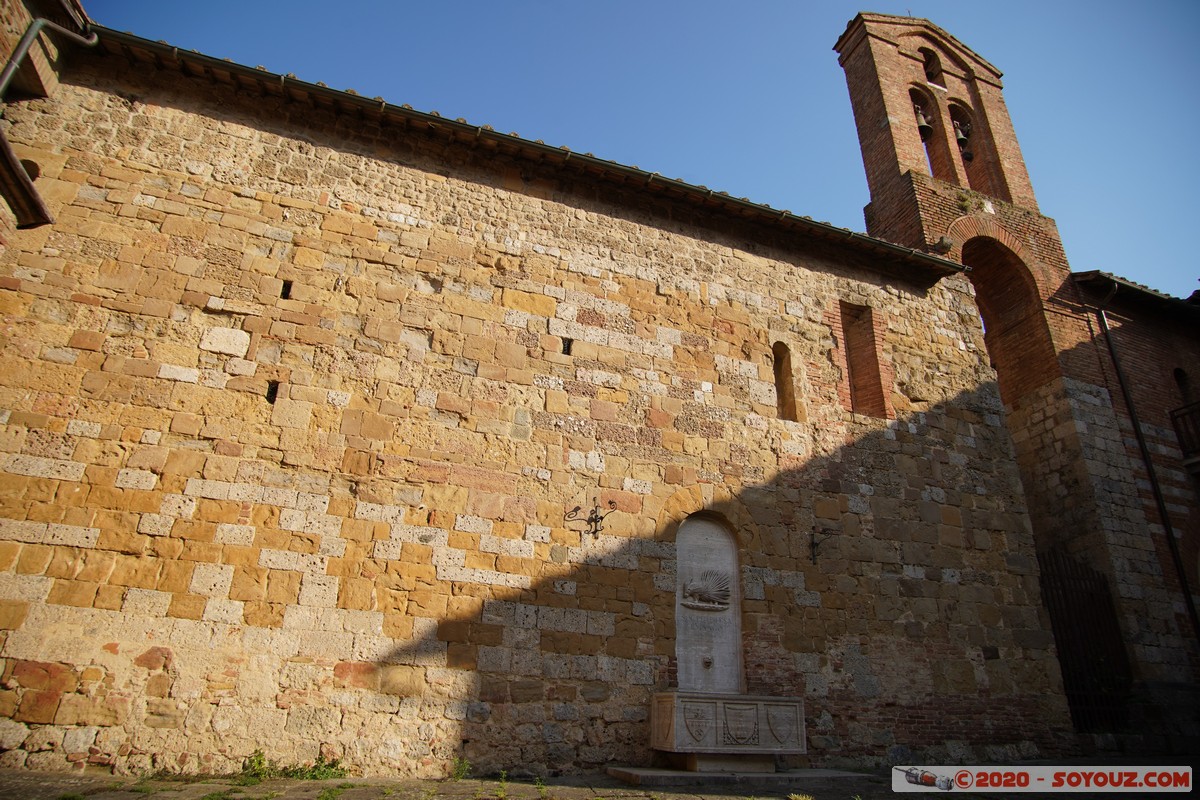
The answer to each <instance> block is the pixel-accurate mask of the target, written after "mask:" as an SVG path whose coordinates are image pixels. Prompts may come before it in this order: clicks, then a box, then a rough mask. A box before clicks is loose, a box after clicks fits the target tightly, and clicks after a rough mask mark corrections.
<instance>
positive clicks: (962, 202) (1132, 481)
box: [834, 13, 1200, 741]
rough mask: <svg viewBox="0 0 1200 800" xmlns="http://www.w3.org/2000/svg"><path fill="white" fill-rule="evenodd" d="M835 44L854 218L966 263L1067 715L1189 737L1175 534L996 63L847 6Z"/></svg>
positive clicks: (1185, 633) (1186, 649) (1189, 670)
mask: <svg viewBox="0 0 1200 800" xmlns="http://www.w3.org/2000/svg"><path fill="white" fill-rule="evenodd" d="M834 50H836V51H837V53H838V54H839V62H840V63H841V65H842V68H843V69H844V70H845V73H846V82H847V84H848V86H849V90H850V99H851V104H852V106H853V109H854V118H855V122H856V125H857V128H858V138H859V144H860V147H861V149H862V156H863V163H864V165H865V167H866V173H867V183H868V186H869V188H870V194H871V202H870V203H869V204H868V205H867V207H866V210H865V215H866V222H867V231H868V233H870V234H871V235H872V236H875V237H878V238H880V239H885V240H888V241H892V242H895V243H897V244H902V245H905V246H908V247H912V248H914V249H918V250H926V251H931V252H937V253H940V254H942V255H944V256H945V257H947V258H949V259H952V260H955V261H958V262H960V263H963V264H965V265H967V266H968V267H970V272H969V273H967V275H968V278H969V280H970V281H971V284H972V285H973V287H974V290H975V296H976V303H977V305H978V308H979V312H980V316H981V318H982V320H983V325H984V342H985V343H986V345H987V350H988V355H989V356H990V358H991V361H992V365H993V366H994V367H995V370H996V375H997V383H998V384H999V391H1000V396H1001V399H1002V400H1003V403H1004V407H1005V415H1006V416H1005V419H1006V424H1007V426H1008V429H1009V431H1010V433H1011V434H1012V438H1013V443H1014V447H1015V450H1016V455H1017V460H1018V466H1019V468H1020V473H1021V478H1022V483H1023V484H1024V488H1025V495H1026V500H1027V503H1028V506H1029V513H1030V520H1031V523H1032V525H1033V529H1034V538H1035V541H1036V543H1037V548H1038V551H1039V559H1038V560H1039V562H1040V565H1041V579H1042V580H1041V582H1042V587H1043V597H1044V598H1048V599H1047V610H1048V611H1049V615H1050V618H1051V622H1052V624H1053V629H1054V632H1055V637H1056V639H1057V641H1058V650H1059V660H1060V664H1061V665H1062V668H1063V680H1064V685H1065V688H1066V690H1067V692H1068V697H1069V699H1071V701H1072V702H1071V708H1072V716H1073V718H1074V720H1075V723H1076V727H1077V728H1078V729H1079V730H1080V731H1081V732H1085V733H1101V732H1104V733H1109V732H1116V731H1121V730H1131V729H1133V728H1136V727H1137V726H1139V725H1142V726H1145V725H1153V726H1155V727H1156V728H1157V729H1159V730H1162V731H1164V732H1167V731H1170V732H1172V733H1173V734H1174V735H1176V736H1177V737H1192V736H1196V735H1197V733H1198V732H1200V731H1198V730H1197V722H1196V720H1197V718H1198V716H1200V715H1196V714H1195V710H1196V696H1197V693H1196V692H1195V691H1194V690H1193V689H1194V686H1195V682H1196V678H1197V642H1196V640H1195V639H1196V637H1195V635H1194V632H1193V630H1192V626H1190V625H1189V624H1188V620H1187V617H1186V615H1184V614H1181V613H1180V612H1179V608H1180V607H1181V605H1182V600H1183V593H1184V592H1185V590H1184V589H1183V588H1182V587H1181V581H1180V579H1179V577H1178V576H1179V574H1180V569H1178V568H1177V567H1173V566H1172V556H1171V554H1170V553H1168V550H1169V549H1170V548H1169V546H1168V545H1169V543H1168V542H1167V541H1166V540H1167V537H1168V536H1170V535H1172V534H1170V533H1167V532H1165V530H1169V528H1166V529H1165V528H1164V525H1163V521H1162V519H1161V518H1160V515H1159V514H1158V512H1157V511H1156V509H1155V507H1154V505H1153V504H1152V503H1148V502H1147V501H1146V499H1145V492H1144V490H1143V488H1142V487H1144V486H1145V485H1146V483H1147V479H1146V474H1147V470H1146V468H1145V465H1144V462H1141V461H1139V460H1138V458H1137V457H1136V455H1135V454H1133V453H1132V452H1131V450H1130V447H1129V446H1128V441H1129V439H1130V436H1129V435H1128V434H1127V432H1128V431H1129V430H1130V429H1131V428H1132V425H1131V423H1130V415H1129V413H1128V411H1127V409H1126V408H1125V405H1124V402H1123V400H1122V399H1121V396H1120V393H1119V392H1117V391H1116V390H1115V388H1114V386H1115V383H1114V380H1113V373H1114V372H1115V370H1114V362H1113V361H1112V357H1111V355H1110V354H1109V353H1108V351H1107V350H1106V349H1105V347H1104V342H1103V337H1102V336H1101V335H1100V333H1099V330H1098V329H1099V327H1100V326H1099V325H1098V324H1097V320H1098V310H1097V308H1096V307H1095V301H1094V299H1092V300H1089V298H1087V297H1085V296H1084V295H1083V293H1082V292H1081V289H1080V287H1079V286H1078V285H1077V283H1076V282H1075V281H1074V280H1072V278H1071V275H1070V266H1069V265H1068V263H1067V259H1066V255H1065V254H1064V252H1063V246H1062V241H1061V239H1060V237H1059V234H1058V229H1057V227H1056V226H1055V224H1054V220H1052V219H1050V218H1049V217H1045V216H1043V215H1042V214H1041V212H1040V210H1039V209H1038V205H1037V200H1036V199H1035V197H1034V194H1033V187H1032V185H1031V184H1030V180H1029V174H1028V172H1027V170H1026V168H1025V161H1024V159H1023V158H1022V156H1021V149H1020V147H1019V146H1018V144H1017V138H1016V133H1015V132H1014V130H1013V126H1012V121H1011V119H1010V118H1009V114H1008V109H1007V107H1006V105H1005V103H1004V97H1003V95H1002V92H1001V89H1002V84H1001V81H1000V76H1001V73H1000V71H999V70H997V69H996V68H995V67H993V66H992V65H991V64H989V63H988V62H987V61H985V60H984V59H983V58H982V57H980V56H979V55H978V54H976V53H975V52H973V51H972V50H971V49H970V48H968V47H967V46H966V45H964V44H962V43H961V42H960V41H958V40H957V39H955V38H954V37H953V36H951V35H950V34H948V33H946V32H945V31H943V30H942V29H941V28H939V27H937V26H936V25H934V24H932V23H930V22H929V21H928V20H924V19H918V18H913V17H895V16H889V15H883V14H866V13H864V14H860V15H858V16H857V17H855V18H854V19H853V20H851V22H850V23H849V25H848V26H847V28H846V31H845V33H843V34H842V36H841V37H840V38H839V39H838V42H837V44H836V45H835V46H834ZM1089 303H1091V305H1089ZM1084 574H1086V575H1087V576H1089V578H1088V579H1089V580H1092V579H1093V578H1094V581H1093V583H1094V585H1095V586H1096V587H1098V588H1097V589H1096V592H1095V594H1093V595H1092V596H1091V599H1090V600H1086V601H1083V600H1080V599H1079V597H1075V598H1074V599H1071V600H1069V602H1067V604H1066V605H1065V606H1064V605H1063V604H1062V603H1058V604H1057V605H1056V602H1055V601H1053V600H1052V597H1053V595H1054V593H1055V592H1056V591H1059V589H1060V588H1061V589H1062V593H1063V594H1064V595H1065V596H1070V595H1071V594H1072V592H1073V591H1074V589H1069V588H1068V587H1073V586H1075V585H1076V584H1075V583H1072V581H1075V580H1077V576H1078V575H1084ZM1073 576H1075V577H1073ZM1075 594H1076V595H1078V593H1077V592H1076V593H1075ZM1072 602H1073V603H1075V606H1074V607H1072V606H1071V603H1072ZM1102 607H1103V608H1107V609H1110V610H1108V611H1106V612H1104V613H1101V614H1097V613H1096V611H1097V609H1099V608H1102ZM1193 623H1194V618H1193ZM1081 626H1090V627H1088V628H1087V631H1088V632H1087V634H1086V635H1083V636H1081V635H1080V634H1079V631H1080V630H1081ZM1098 685H1099V686H1102V687H1103V689H1102V690H1101V691H1099V692H1095V691H1093V689H1094V687H1096V686H1098ZM1171 687H1176V688H1178V687H1193V689H1187V690H1183V689H1180V690H1178V691H1175V690H1173V689H1172V688H1171ZM1089 692H1091V694H1089ZM1180 692H1182V694H1180ZM1096 707H1103V708H1102V711H1101V712H1096V711H1095V708H1096ZM1188 717H1190V719H1188ZM1181 740H1182V739H1181ZM1192 741H1195V740H1194V739H1193V740H1192Z"/></svg>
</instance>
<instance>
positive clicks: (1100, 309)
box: [1096, 281, 1200, 642]
mask: <svg viewBox="0 0 1200 800" xmlns="http://www.w3.org/2000/svg"><path fill="white" fill-rule="evenodd" d="M1119 288H1120V284H1119V283H1117V282H1116V281H1113V282H1112V290H1111V291H1109V293H1108V295H1107V296H1106V297H1105V298H1104V300H1103V301H1102V302H1101V304H1100V305H1099V306H1097V307H1096V316H1097V317H1098V318H1099V319H1100V329H1101V330H1102V331H1104V341H1105V343H1106V344H1107V345H1108V354H1109V355H1110V356H1111V357H1112V362H1113V368H1114V370H1115V371H1116V374H1117V385H1118V386H1120V387H1121V396H1122V397H1124V398H1125V408H1126V409H1127V410H1128V411H1129V422H1130V424H1132V425H1133V435H1134V437H1135V438H1136V439H1137V443H1138V450H1139V451H1141V454H1142V463H1143V464H1144V465H1145V467H1146V475H1147V476H1148V477H1149V478H1150V490H1151V492H1152V493H1153V494H1154V504H1155V506H1157V507H1158V517H1159V519H1160V520H1162V526H1163V530H1164V531H1165V532H1166V535H1167V546H1168V548H1170V550H1171V561H1172V562H1174V564H1175V574H1176V577H1178V578H1179V586H1180V588H1181V589H1182V590H1183V600H1184V602H1185V603H1186V604H1187V610H1188V618H1189V619H1191V621H1192V634H1193V635H1194V636H1195V637H1196V640H1197V641H1198V642H1200V616H1197V614H1196V603H1195V601H1194V600H1192V590H1191V587H1190V586H1188V579H1187V573H1186V572H1185V571H1184V567H1183V556H1181V555H1180V553H1179V543H1178V542H1176V541H1175V530H1174V529H1173V528H1172V527H1171V518H1170V516H1169V515H1168V514H1167V501H1166V499H1165V498H1164V497H1163V491H1162V487H1161V486H1160V485H1159V483H1158V476H1157V474H1156V473H1155V471H1154V462H1153V461H1152V460H1151V458H1150V447H1149V446H1148V445H1147V444H1146V436H1145V434H1144V433H1142V425H1141V422H1139V421H1138V415H1137V409H1135V408H1134V405H1133V394H1132V393H1131V392H1130V391H1129V383H1128V382H1127V381H1126V380H1125V371H1124V370H1123V369H1121V359H1120V357H1119V356H1118V355H1117V346H1116V342H1114V341H1113V335H1112V328H1110V327H1109V325H1108V314H1106V313H1105V311H1104V309H1105V307H1106V306H1108V304H1109V303H1110V302H1112V299H1113V297H1115V296H1116V294H1117V290H1118V289H1119Z"/></svg>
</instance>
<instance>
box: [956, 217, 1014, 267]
mask: <svg viewBox="0 0 1200 800" xmlns="http://www.w3.org/2000/svg"><path fill="white" fill-rule="evenodd" d="M980 236H982V237H985V238H988V239H995V240H996V241H997V242H999V243H1000V244H1002V245H1004V246H1005V247H1006V248H1008V249H1009V250H1011V251H1012V253H1013V255H1014V256H1016V257H1017V258H1018V259H1019V260H1020V261H1021V263H1022V264H1024V265H1026V271H1027V272H1028V271H1029V267H1028V265H1029V264H1031V263H1033V259H1032V258H1031V257H1030V255H1029V254H1028V253H1027V252H1026V251H1025V247H1024V246H1023V245H1022V244H1021V241H1020V240H1019V239H1017V237H1015V236H1013V235H1012V234H1011V233H1009V232H1008V230H1007V229H1006V228H1005V227H1004V226H1003V225H1001V224H1000V223H999V221H998V220H997V219H996V218H995V217H994V216H992V215H991V214H987V215H983V214H967V215H965V216H961V217H959V218H958V219H956V220H954V222H951V223H950V227H948V228H947V229H946V237H947V238H948V239H950V241H952V242H954V247H952V248H951V249H950V252H948V253H947V254H946V257H947V258H949V259H952V260H954V261H957V262H959V263H960V264H961V263H962V250H963V245H964V244H966V243H967V242H968V241H970V240H971V239H974V238H976V237H980Z"/></svg>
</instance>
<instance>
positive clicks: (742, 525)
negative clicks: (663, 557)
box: [655, 483, 762, 548]
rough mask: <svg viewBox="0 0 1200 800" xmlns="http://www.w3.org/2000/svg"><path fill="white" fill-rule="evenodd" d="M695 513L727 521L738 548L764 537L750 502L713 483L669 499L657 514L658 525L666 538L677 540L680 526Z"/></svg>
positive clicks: (675, 494)
mask: <svg viewBox="0 0 1200 800" xmlns="http://www.w3.org/2000/svg"><path fill="white" fill-rule="evenodd" d="M693 514H703V515H706V516H710V517H712V518H713V519H716V520H718V521H719V522H721V523H722V524H724V525H725V527H727V528H728V529H729V531H730V533H732V534H733V535H734V538H735V539H736V540H737V544H738V547H741V548H744V547H748V546H750V545H752V544H753V543H755V542H760V541H761V540H762V539H761V536H760V535H759V530H758V525H757V523H755V521H754V517H753V516H752V515H751V514H750V509H748V508H747V507H746V504H745V503H743V502H742V501H741V499H740V498H738V497H737V496H736V495H734V494H732V493H730V492H729V490H728V489H726V488H725V487H723V486H717V485H714V484H711V483H702V484H696V485H693V486H686V487H684V488H682V489H679V490H677V491H676V492H675V493H674V494H673V495H671V496H670V497H669V498H667V500H666V501H665V502H663V504H662V506H661V507H660V508H659V510H658V513H657V514H656V515H655V528H656V529H657V530H659V531H660V532H661V533H660V535H661V538H662V540H663V541H668V542H673V541H675V533H676V532H677V531H678V530H679V526H680V525H681V524H682V523H683V521H684V520H685V519H687V518H688V517H690V516H692V515H693Z"/></svg>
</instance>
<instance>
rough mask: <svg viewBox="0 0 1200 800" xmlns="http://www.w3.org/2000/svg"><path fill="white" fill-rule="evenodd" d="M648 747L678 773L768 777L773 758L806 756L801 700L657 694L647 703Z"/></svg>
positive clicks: (752, 696) (797, 698)
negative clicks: (664, 756) (680, 771)
mask: <svg viewBox="0 0 1200 800" xmlns="http://www.w3.org/2000/svg"><path fill="white" fill-rule="evenodd" d="M650 746H651V747H652V748H653V749H655V750H660V751H662V752H663V753H666V754H667V756H668V758H670V760H671V762H672V764H673V765H675V766H676V768H677V769H686V770H690V771H693V772H739V773H771V772H774V771H775V756H778V755H797V754H802V753H806V752H808V748H807V742H806V739H805V735H804V700H803V699H802V698H799V697H767V696H763V695H745V694H710V693H702V692H659V693H657V694H655V695H654V697H653V698H652V699H651V701H650Z"/></svg>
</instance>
